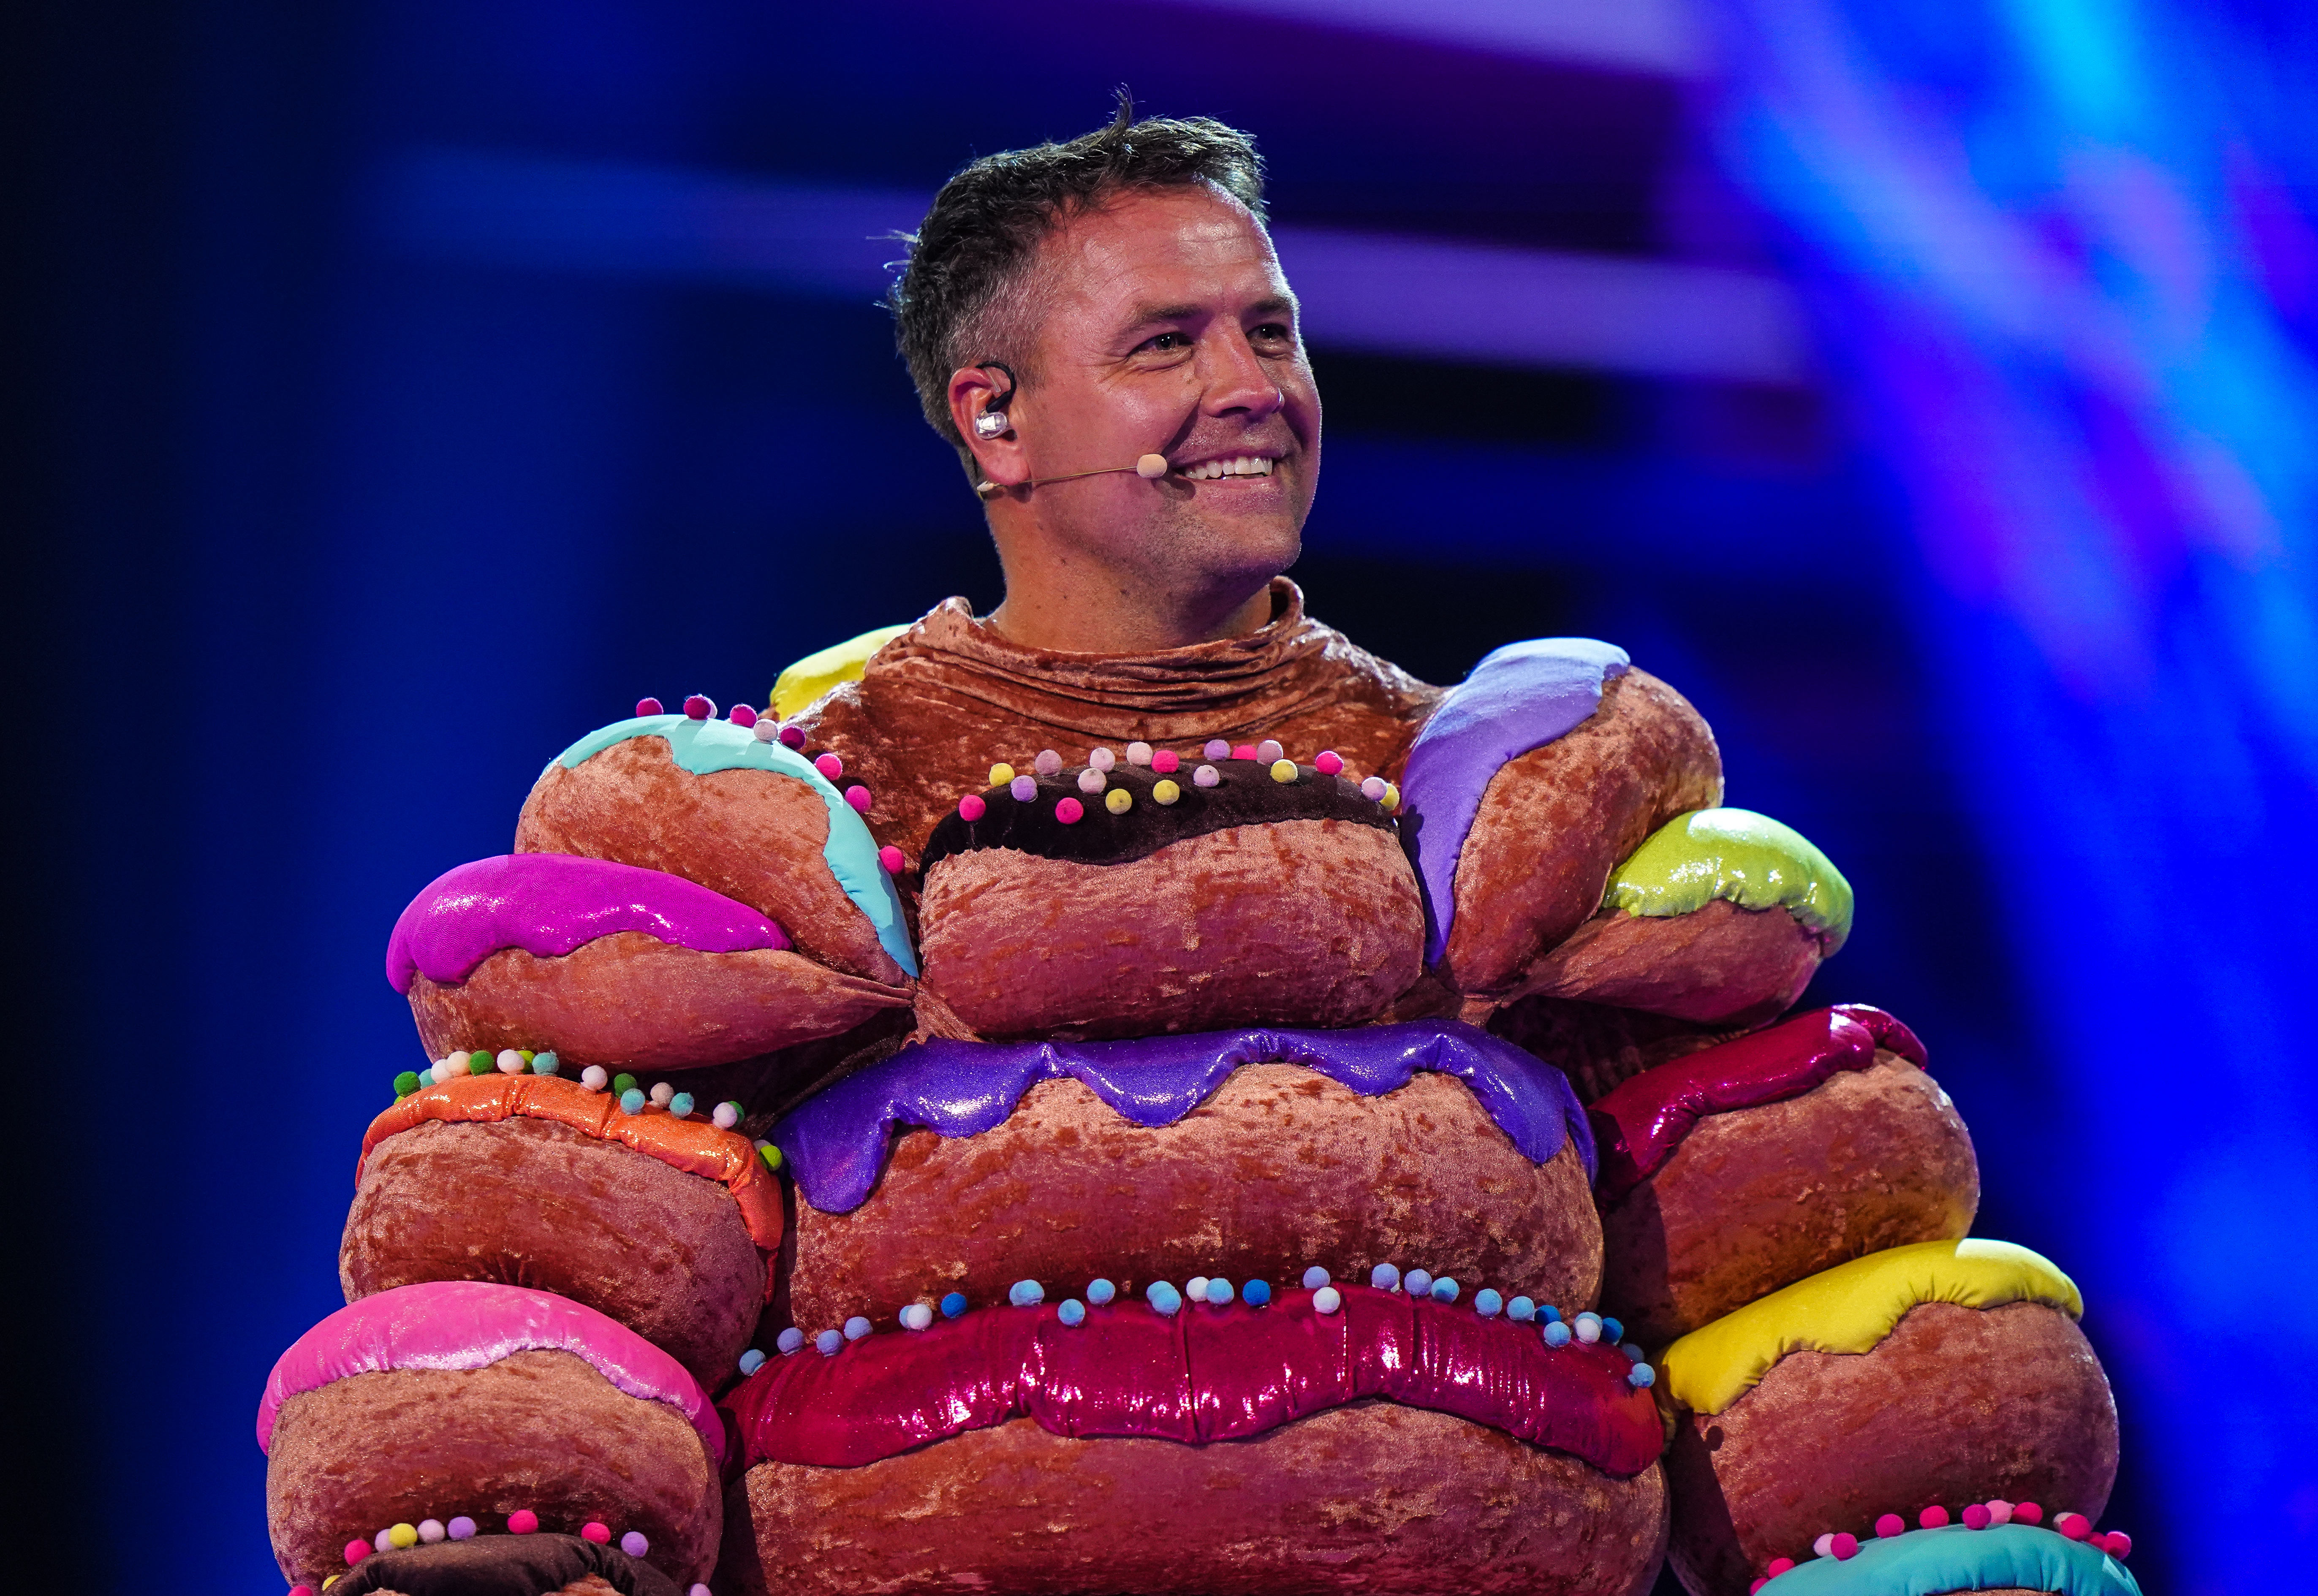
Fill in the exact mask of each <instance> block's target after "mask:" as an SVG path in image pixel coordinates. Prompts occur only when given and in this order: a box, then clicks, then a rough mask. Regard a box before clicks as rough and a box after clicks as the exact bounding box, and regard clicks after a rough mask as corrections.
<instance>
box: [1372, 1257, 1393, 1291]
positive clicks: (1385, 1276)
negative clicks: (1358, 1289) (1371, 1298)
mask: <svg viewBox="0 0 2318 1596" xmlns="http://www.w3.org/2000/svg"><path fill="white" fill-rule="evenodd" d="M1369 1284H1370V1285H1371V1286H1373V1287H1376V1288H1377V1289H1378V1290H1379V1291H1397V1290H1398V1289H1399V1288H1400V1271H1399V1270H1398V1269H1395V1268H1394V1267H1393V1266H1392V1265H1390V1264H1388V1263H1380V1264H1379V1265H1377V1266H1376V1268H1374V1269H1370V1271H1369Z"/></svg>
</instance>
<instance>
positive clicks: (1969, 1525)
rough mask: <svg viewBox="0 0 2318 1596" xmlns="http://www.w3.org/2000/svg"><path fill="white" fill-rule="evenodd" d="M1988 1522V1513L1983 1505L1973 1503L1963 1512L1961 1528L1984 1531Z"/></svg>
mask: <svg viewBox="0 0 2318 1596" xmlns="http://www.w3.org/2000/svg"><path fill="white" fill-rule="evenodd" d="M1989 1521H1990V1519H1989V1511H1988V1508H1987V1506H1986V1504H1984V1503H1981V1502H1973V1503H1972V1505H1971V1506H1970V1507H1968V1508H1966V1509H1964V1510H1963V1527H1964V1528H1965V1529H1987V1528H1988V1526H1989Z"/></svg>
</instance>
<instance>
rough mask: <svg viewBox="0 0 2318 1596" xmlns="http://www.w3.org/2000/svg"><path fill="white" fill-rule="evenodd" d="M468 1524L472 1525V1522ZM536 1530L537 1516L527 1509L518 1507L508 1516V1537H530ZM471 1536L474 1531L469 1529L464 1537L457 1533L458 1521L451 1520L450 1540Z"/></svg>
mask: <svg viewBox="0 0 2318 1596" xmlns="http://www.w3.org/2000/svg"><path fill="white" fill-rule="evenodd" d="M470 1522H471V1523H472V1520H471V1521H470ZM537 1529H539V1515H538V1514H537V1513H535V1512H533V1511H531V1510H530V1509H529V1508H527V1507H519V1508H517V1509H516V1510H515V1511H513V1512H511V1513H509V1514H508V1534H509V1535H530V1534H533V1533H534V1532H535V1531H536V1530H537ZM473 1534H474V1530H473V1529H472V1528H471V1529H468V1531H467V1534H466V1535H461V1534H460V1533H459V1520H456V1519H454V1520H451V1538H452V1539H454V1540H465V1539H467V1538H468V1537H470V1536H472V1535H473Z"/></svg>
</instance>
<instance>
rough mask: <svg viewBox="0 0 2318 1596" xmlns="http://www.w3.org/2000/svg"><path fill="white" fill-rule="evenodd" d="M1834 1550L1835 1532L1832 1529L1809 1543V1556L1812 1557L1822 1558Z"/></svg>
mask: <svg viewBox="0 0 2318 1596" xmlns="http://www.w3.org/2000/svg"><path fill="white" fill-rule="evenodd" d="M1834 1549H1835V1531H1834V1530H1832V1529H1830V1530H1828V1532H1827V1533H1826V1534H1824V1535H1822V1536H1820V1537H1819V1538H1818V1539H1817V1540H1815V1541H1813V1542H1811V1556H1814V1557H1824V1556H1827V1555H1828V1553H1829V1552H1832V1551H1833V1550H1834Z"/></svg>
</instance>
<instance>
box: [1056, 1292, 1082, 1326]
mask: <svg viewBox="0 0 2318 1596" xmlns="http://www.w3.org/2000/svg"><path fill="white" fill-rule="evenodd" d="M1055 1317H1056V1318H1057V1319H1059V1320H1061V1321H1062V1322H1063V1323H1065V1324H1070V1325H1079V1324H1084V1323H1086V1304H1084V1303H1083V1302H1081V1301H1079V1299H1078V1298H1076V1297H1074V1296H1066V1297H1065V1298H1063V1301H1062V1305H1061V1306H1059V1307H1057V1308H1056V1310H1055Z"/></svg>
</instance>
